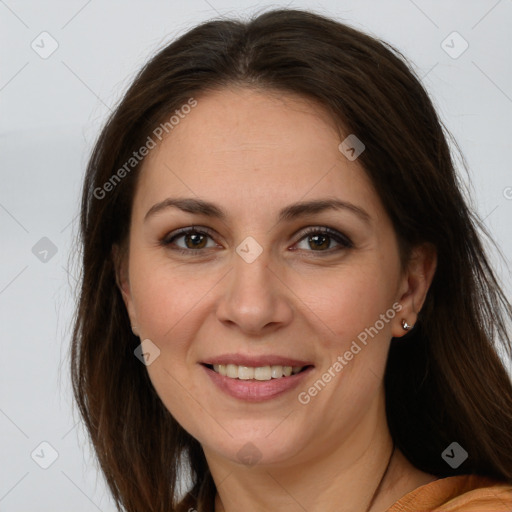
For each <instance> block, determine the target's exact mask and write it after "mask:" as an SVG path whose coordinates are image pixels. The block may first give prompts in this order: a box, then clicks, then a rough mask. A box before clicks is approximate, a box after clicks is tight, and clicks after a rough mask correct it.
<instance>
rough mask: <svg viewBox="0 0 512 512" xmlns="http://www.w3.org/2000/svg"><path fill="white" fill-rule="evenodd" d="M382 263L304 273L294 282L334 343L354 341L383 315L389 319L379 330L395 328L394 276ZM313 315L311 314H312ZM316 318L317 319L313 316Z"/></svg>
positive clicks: (293, 285) (328, 337) (385, 334)
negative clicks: (384, 269) (320, 272)
mask: <svg viewBox="0 0 512 512" xmlns="http://www.w3.org/2000/svg"><path fill="white" fill-rule="evenodd" d="M392 274H393V272H391V271H390V270H389V269H388V270H387V273H386V272H384V271H383V269H382V268H380V265H379V264H376V265H374V266H370V265H366V266H365V267H364V268H360V269H355V268H354V267H353V266H350V267H349V266H347V267H344V268H339V269H337V270H333V272H325V273H324V274H319V273H317V274H316V276H315V278H314V279H313V278H312V277H300V279H296V280H295V282H294V283H293V284H292V285H291V286H290V287H291V288H293V289H294V291H296V294H297V296H298V297H300V299H301V301H302V302H303V303H304V304H305V305H306V306H307V308H306V309H305V311H307V310H308V309H309V310H310V311H311V312H312V313H313V314H314V315H313V316H312V318H314V317H316V321H315V323H316V324H317V325H318V326H319V328H320V329H321V330H322V333H324V332H325V334H327V335H328V336H327V338H324V339H331V340H335V341H333V342H334V343H338V344H339V343H340V342H342V343H344V344H345V343H347V342H348V343H350V341H351V340H353V339H356V338H357V336H358V335H359V334H360V333H361V332H364V331H365V329H367V328H370V327H371V326H374V324H375V323H376V322H377V321H378V320H379V319H380V318H381V315H386V313H388V317H386V320H388V322H385V323H384V326H381V322H379V324H378V327H379V331H382V335H383V336H387V335H388V334H390V332H391V324H390V323H389V320H390V318H389V317H392V316H394V310H393V308H392V305H393V302H394V294H393V291H394V281H393V279H394V276H393V275H392ZM310 316H311V315H310ZM312 321H314V320H312Z"/></svg>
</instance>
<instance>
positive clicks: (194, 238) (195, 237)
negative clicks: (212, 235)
mask: <svg viewBox="0 0 512 512" xmlns="http://www.w3.org/2000/svg"><path fill="white" fill-rule="evenodd" d="M202 238H203V235H202V234H200V233H192V234H190V233H189V234H188V235H187V237H186V240H187V246H188V242H192V245H193V247H196V248H197V247H199V245H200V244H201V242H204V240H202ZM200 248H202V247H200Z"/></svg>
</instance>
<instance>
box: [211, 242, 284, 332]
mask: <svg viewBox="0 0 512 512" xmlns="http://www.w3.org/2000/svg"><path fill="white" fill-rule="evenodd" d="M267 254H268V252H267V253H265V251H264V252H263V253H262V254H260V256H258V257H257V258H256V260H254V261H252V262H251V263H248V262H247V261H245V260H244V259H243V258H242V257H240V256H239V255H238V254H235V255H234V262H233V268H232V270H231V272H229V274H228V276H226V277H227V279H226V282H225V284H224V288H223V289H222V297H221V299H220V301H219V304H218V307H217V318H218V319H219V321H221V322H222V323H224V324H225V325H227V326H228V327H230V328H234V327H237V328H238V329H240V330H241V331H243V332H244V333H245V334H250V335H263V334H268V333H269V332H272V331H274V330H277V329H280V328H283V327H285V326H286V325H288V324H289V323H290V322H291V320H292V318H293V308H292V305H291V300H290V298H291V296H293V294H292V293H291V292H290V291H289V289H288V288H287V287H286V286H285V284H283V282H282V277H281V276H279V272H277V271H276V270H274V269H271V268H270V264H269V263H270V262H269V260H268V258H267ZM278 276H279V277H278Z"/></svg>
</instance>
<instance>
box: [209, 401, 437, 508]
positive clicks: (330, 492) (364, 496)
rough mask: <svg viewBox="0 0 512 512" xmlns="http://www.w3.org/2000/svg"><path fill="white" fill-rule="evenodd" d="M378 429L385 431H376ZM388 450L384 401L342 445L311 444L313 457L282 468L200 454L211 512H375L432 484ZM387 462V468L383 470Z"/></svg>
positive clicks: (330, 442) (300, 456) (299, 458)
mask: <svg viewBox="0 0 512 512" xmlns="http://www.w3.org/2000/svg"><path fill="white" fill-rule="evenodd" d="M382 425H384V426H385V428H379V426H382ZM392 450H393V441H392V439H391V436H390V433H389V430H388V429H387V423H386V421H385V408H384V403H383V402H382V403H381V404H378V406H377V407H375V408H374V409H373V412H372V411H369V412H368V414H367V415H366V416H365V417H364V418H362V419H361V421H360V422H359V423H358V424H357V425H355V426H354V428H353V429H352V431H351V432H350V434H349V435H348V436H346V437H345V439H344V442H343V443H339V442H338V445H337V446H336V444H335V441H334V440H333V439H323V440H322V441H320V440H316V444H315V452H316V453H315V455H314V456H313V455H311V450H310V452H309V453H308V454H307V455H303V454H298V455H297V456H295V457H293V461H292V462H290V461H287V463H286V464H284V463H283V464H267V465H259V464H256V465H255V466H241V465H240V464H235V463H232V462H231V461H226V460H225V459H219V458H217V457H215V456H213V455H212V453H210V452H209V451H208V450H205V455H206V458H207V460H208V465H209V467H210V471H211V473H212V477H213V479H214V481H215V484H216V487H217V496H216V499H215V512H235V511H238V510H244V509H245V510H251V511H254V512H268V511H273V510H279V511H280V512H296V511H297V510H300V509H303V510H308V512H320V511H321V512H330V511H333V512H334V511H336V512H361V511H364V512H366V511H368V512H381V511H384V510H386V509H387V508H388V507H389V506H391V505H392V504H393V503H394V502H395V501H396V500H398V499H399V498H401V497H402V496H403V495H404V494H406V493H407V492H409V491H411V490H413V489H415V488H416V487H418V486H419V485H423V484H424V483H427V482H428V481H432V480H433V479H435V478H432V477H431V475H426V474H424V473H421V472H420V471H419V470H416V469H415V468H413V467H412V466H411V465H410V464H409V463H408V461H407V460H406V459H405V457H403V455H402V454H401V453H400V452H399V450H398V449H396V450H395V452H394V454H393V457H391V458H390V455H391V453H392ZM388 464H389V467H388Z"/></svg>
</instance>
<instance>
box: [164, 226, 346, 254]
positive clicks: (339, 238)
mask: <svg viewBox="0 0 512 512" xmlns="http://www.w3.org/2000/svg"><path fill="white" fill-rule="evenodd" d="M192 233H195V234H199V235H207V236H209V237H210V238H212V239H213V233H212V232H211V230H209V229H208V228H203V227H198V226H191V227H188V228H182V229H179V230H178V231H176V232H174V233H170V234H168V235H166V236H165V237H164V238H162V239H161V240H160V245H162V246H164V247H166V248H168V249H171V250H173V251H176V252H178V253H180V254H185V255H187V256H191V255H192V253H197V254H194V256H199V255H200V254H201V253H202V252H203V251H204V250H208V249H211V247H203V248H201V249H183V248H180V247H170V246H171V245H172V244H173V242H174V241H175V240H177V239H179V238H181V237H183V236H184V235H187V234H192ZM311 235H323V236H327V237H329V238H331V239H333V240H334V241H335V242H337V243H338V244H339V245H340V246H341V247H339V248H337V249H326V250H319V251H315V250H306V252H313V253H327V254H332V253H334V252H338V251H340V250H342V249H351V248H353V247H354V244H353V243H352V241H351V240H350V239H349V238H348V237H347V236H346V235H343V234H342V233H340V232H339V231H336V230H335V229H332V228H329V227H312V228H310V229H308V230H307V231H305V232H303V233H302V236H301V238H300V239H299V240H298V241H297V242H296V243H299V242H301V241H302V240H304V239H305V238H307V237H308V236H311ZM299 250H303V249H299Z"/></svg>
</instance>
